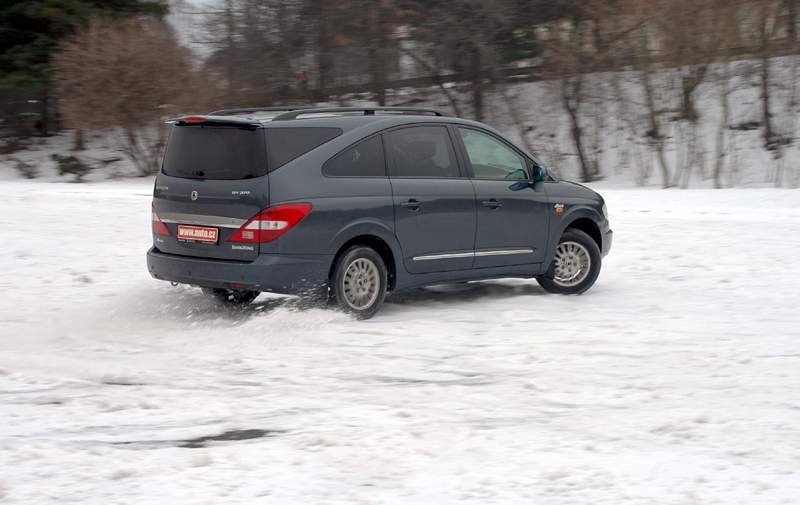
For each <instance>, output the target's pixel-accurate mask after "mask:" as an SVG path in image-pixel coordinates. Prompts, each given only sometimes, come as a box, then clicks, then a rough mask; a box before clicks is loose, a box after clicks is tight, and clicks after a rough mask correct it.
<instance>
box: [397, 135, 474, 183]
mask: <svg viewBox="0 0 800 505" xmlns="http://www.w3.org/2000/svg"><path fill="white" fill-rule="evenodd" d="M386 140H387V149H389V150H390V151H391V157H392V160H393V166H392V170H391V172H390V173H391V175H392V177H416V178H428V177H433V178H452V177H460V176H461V173H460V172H459V170H458V162H457V161H456V154H455V150H454V149H453V143H452V142H451V141H450V134H449V133H448V132H447V128H446V127H444V126H412V127H409V128H401V129H399V130H394V131H391V132H389V133H388V134H386Z"/></svg>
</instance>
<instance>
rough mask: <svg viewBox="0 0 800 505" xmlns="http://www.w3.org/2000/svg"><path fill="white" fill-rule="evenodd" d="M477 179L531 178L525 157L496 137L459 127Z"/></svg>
mask: <svg viewBox="0 0 800 505" xmlns="http://www.w3.org/2000/svg"><path fill="white" fill-rule="evenodd" d="M458 131H459V132H460V133H461V139H462V140H463V141H464V147H465V148H466V149H467V156H469V161H470V164H471V165H472V173H473V174H474V177H475V178H476V179H504V180H525V179H528V178H530V175H529V174H528V164H527V162H526V161H525V158H523V157H522V156H520V155H519V153H517V152H516V151H514V150H513V149H511V148H510V147H509V146H507V145H506V144H504V143H503V142H501V141H499V140H498V139H496V138H495V137H493V136H491V135H489V134H486V133H483V132H480V131H478V130H473V129H471V128H459V129H458Z"/></svg>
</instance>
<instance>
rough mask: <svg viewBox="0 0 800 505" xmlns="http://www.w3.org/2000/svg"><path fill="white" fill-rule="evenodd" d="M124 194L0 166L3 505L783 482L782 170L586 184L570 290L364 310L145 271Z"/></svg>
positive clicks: (690, 500) (542, 494)
mask: <svg viewBox="0 0 800 505" xmlns="http://www.w3.org/2000/svg"><path fill="white" fill-rule="evenodd" d="M149 192H150V183H149V181H146V180H141V181H134V182H109V183H103V184H90V185H80V184H53V183H43V182H34V183H29V182H19V181H16V182H14V181H4V182H3V183H2V185H1V186H0V208H2V209H3V212H2V213H0V232H2V236H3V240H2V241H0V258H2V263H1V265H2V266H0V268H1V269H2V272H1V273H2V275H0V290H2V293H3V295H2V297H1V298H0V502H2V503H3V504H8V505H13V504H21V503H25V504H37V505H42V504H51V503H52V504H67V503H93V504H103V505H105V504H112V503H114V504H116V503H122V504H136V505H142V504H159V505H161V504H206V503H207V504H253V503H269V504H340V503H341V504H344V503H348V504H350V503H355V504H368V503H369V504H383V503H387V504H389V503H391V504H394V503H408V504H434V505H445V504H450V503H481V504H483V503H493V504H514V503H519V504H536V505H550V504H592V505H597V504H608V505H612V504H613V505H618V504H621V503H624V504H642V505H652V504H675V505H679V504H680V505H683V504H703V505H706V504H725V505H731V504H746V505H755V504H782V503H800V270H798V268H797V260H798V250H800V192H798V191H789V190H786V191H777V190H741V191H737V190H728V191H716V192H715V191H684V192H678V191H647V190H644V191H606V192H605V195H606V197H607V200H608V202H609V208H610V211H611V216H612V220H613V225H614V228H615V230H616V238H615V245H614V249H613V250H612V254H611V256H609V257H608V258H607V260H606V262H605V265H604V271H603V273H602V275H601V276H600V279H599V280H598V283H597V285H596V286H595V288H594V289H593V290H591V291H590V292H589V293H587V294H586V295H584V296H581V297H571V298H568V297H558V296H550V295H545V294H544V293H543V292H542V290H541V289H540V288H539V287H538V286H537V285H536V284H535V282H532V281H531V282H528V281H493V282H483V283H474V284H469V285H461V286H451V287H440V288H435V289H429V290H424V291H419V292H415V293H412V294H405V295H402V296H395V297H393V298H392V299H391V300H390V303H388V304H387V305H386V307H385V309H384V310H383V312H382V313H381V314H379V316H378V317H376V318H375V319H373V320H371V321H367V322H356V321H352V320H350V319H349V318H348V317H346V316H344V315H342V314H339V313H336V312H333V311H323V310H310V311H300V310H298V309H297V308H296V307H294V306H293V305H292V303H291V302H290V301H287V299H283V298H279V297H267V296H262V297H261V298H260V299H259V300H258V302H257V303H256V304H255V305H254V306H253V307H251V308H249V309H248V310H246V311H244V312H241V313H230V312H225V311H223V310H221V309H220V308H218V307H215V306H214V305H213V304H211V303H210V302H209V301H208V300H206V299H204V298H203V297H202V296H201V294H200V293H199V291H198V290H194V289H188V288H186V289H184V288H172V287H170V286H169V285H168V284H166V283H161V282H157V281H154V280H151V279H150V278H148V276H147V273H146V269H145V265H144V252H145V250H146V248H147V246H148V242H149V240H150V236H149V205H150V204H149ZM214 437H216V439H215V438H214Z"/></svg>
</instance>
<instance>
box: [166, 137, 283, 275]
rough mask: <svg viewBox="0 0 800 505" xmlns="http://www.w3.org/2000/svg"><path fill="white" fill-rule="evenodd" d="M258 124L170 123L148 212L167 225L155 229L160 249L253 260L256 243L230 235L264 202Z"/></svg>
mask: <svg viewBox="0 0 800 505" xmlns="http://www.w3.org/2000/svg"><path fill="white" fill-rule="evenodd" d="M266 174H267V167H266V150H265V148H264V134H263V129H260V128H256V129H253V128H236V127H229V126H224V127H221V126H212V127H209V126H205V125H192V126H175V127H173V131H172V133H171V135H170V140H169V143H168V145H167V151H166V154H165V157H164V166H163V169H162V172H161V173H159V175H158V176H157V178H156V184H155V190H154V193H153V211H154V213H155V215H156V216H157V217H158V219H159V220H160V221H161V222H162V223H163V224H164V225H165V226H166V228H167V229H168V230H169V235H165V234H154V236H153V240H154V245H155V247H156V248H157V249H158V250H159V251H162V252H165V253H170V254H178V255H183V256H194V257H198V258H215V259H226V260H234V261H252V260H254V259H255V258H256V256H258V253H259V244H258V243H245V242H231V241H229V239H230V238H231V236H232V235H233V234H234V233H235V232H236V231H237V230H238V229H239V228H241V227H242V226H243V225H245V224H246V223H247V221H248V220H250V219H251V218H252V217H253V216H255V215H256V214H258V212H259V211H261V210H262V209H264V208H266V207H267V206H268V205H269V181H268V176H267V175H266Z"/></svg>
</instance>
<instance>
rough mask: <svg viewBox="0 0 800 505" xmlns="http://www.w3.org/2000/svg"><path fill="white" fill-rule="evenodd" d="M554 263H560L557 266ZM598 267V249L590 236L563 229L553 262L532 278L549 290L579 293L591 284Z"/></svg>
mask: <svg viewBox="0 0 800 505" xmlns="http://www.w3.org/2000/svg"><path fill="white" fill-rule="evenodd" d="M558 262H562V263H561V266H560V268H559V265H558ZM601 266H602V256H601V254H600V248H599V247H598V246H597V243H596V242H595V241H594V239H592V237H590V236H589V235H587V234H586V233H584V232H582V231H580V230H578V229H575V228H567V230H566V231H565V232H564V234H563V235H562V236H561V239H560V240H559V241H558V246H557V248H556V253H555V255H554V257H553V262H552V263H551V264H550V267H549V268H548V269H547V272H545V273H544V274H543V275H540V276H538V277H536V280H537V281H538V282H539V285H541V286H542V287H543V288H544V290H545V291H547V292H549V293H557V294H561V295H579V294H581V293H584V292H585V291H586V290H587V289H589V288H591V287H592V285H593V284H594V282H595V281H596V280H597V276H598V275H600V267H601ZM570 276H572V278H570Z"/></svg>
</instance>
